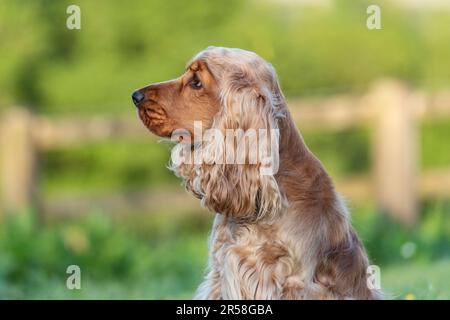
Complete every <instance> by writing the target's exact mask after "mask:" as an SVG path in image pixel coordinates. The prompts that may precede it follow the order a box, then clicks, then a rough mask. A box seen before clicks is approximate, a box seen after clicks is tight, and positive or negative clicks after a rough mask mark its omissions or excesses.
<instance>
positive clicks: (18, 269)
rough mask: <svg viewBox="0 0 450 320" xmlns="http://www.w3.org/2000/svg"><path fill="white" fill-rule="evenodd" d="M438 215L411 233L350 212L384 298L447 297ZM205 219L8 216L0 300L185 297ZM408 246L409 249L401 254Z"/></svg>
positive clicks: (194, 279) (203, 248)
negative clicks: (72, 269) (74, 284)
mask: <svg viewBox="0 0 450 320" xmlns="http://www.w3.org/2000/svg"><path fill="white" fill-rule="evenodd" d="M443 218H444V216H443V215H442V213H441V212H438V211H436V210H434V212H433V210H430V213H429V214H428V218H427V219H426V220H425V221H424V223H423V227H420V228H418V229H417V230H414V231H410V230H405V229H402V227H401V226H400V225H398V224H396V223H395V222H393V221H391V220H389V219H387V218H380V216H379V215H375V213H373V212H371V211H370V210H368V209H358V210H355V212H354V224H355V226H356V228H357V230H358V232H359V233H360V235H361V237H362V239H363V241H364V242H365V244H366V246H367V248H368V251H369V254H370V256H371V259H372V262H373V263H375V264H377V265H378V266H379V267H380V269H381V281H382V286H383V288H384V290H385V291H386V293H387V294H388V297H389V298H394V299H405V298H416V299H449V298H450V277H449V275H448V270H450V268H449V267H450V256H449V252H448V241H449V237H448V234H449V233H448V232H447V230H448V227H449V223H448V220H443ZM211 219H212V217H205V216H204V215H200V214H197V215H196V214H189V213H186V214H179V215H174V214H157V215H145V214H143V213H136V214H131V215H128V216H127V217H117V218H111V217H108V216H105V215H102V214H98V213H97V214H96V213H92V214H91V215H87V216H86V217H84V218H82V219H77V220H73V221H71V220H63V221H52V222H47V223H46V224H45V225H40V223H39V222H38V221H36V219H35V216H34V215H33V214H29V213H24V214H22V215H19V216H16V217H14V218H9V219H6V220H5V221H4V222H5V223H3V224H2V225H1V226H0V298H1V299H38V298H39V299H47V298H56V299H66V298H68V299H168V298H176V299H178V298H190V297H192V295H193V293H194V291H195V289H196V286H197V285H198V284H199V282H200V281H201V278H202V274H203V270H204V268H205V265H206V260H207V258H206V257H207V236H208V230H209V228H210V223H211ZM394 230H395V231H396V232H391V231H394ZM380 238H383V241H381V242H380V241H379V239H380ZM407 242H412V243H414V245H415V252H414V253H413V254H410V255H409V256H407V257H405V256H402V253H401V252H402V247H403V246H404V244H405V243H407ZM440 246H443V247H442V250H441V251H440V250H438V249H437V248H439V247H440ZM73 264H75V265H78V266H80V268H81V286H82V288H81V290H69V289H67V288H66V279H67V277H68V275H67V274H66V268H67V266H69V265H73Z"/></svg>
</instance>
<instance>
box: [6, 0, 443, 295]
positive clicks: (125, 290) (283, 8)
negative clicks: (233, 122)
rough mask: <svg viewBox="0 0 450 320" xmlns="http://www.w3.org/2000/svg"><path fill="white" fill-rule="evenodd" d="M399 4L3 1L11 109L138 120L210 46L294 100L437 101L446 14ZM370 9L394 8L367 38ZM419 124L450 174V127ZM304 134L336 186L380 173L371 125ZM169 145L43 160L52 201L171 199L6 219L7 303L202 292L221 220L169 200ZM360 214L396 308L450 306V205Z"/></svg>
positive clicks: (107, 144) (64, 153)
mask: <svg viewBox="0 0 450 320" xmlns="http://www.w3.org/2000/svg"><path fill="white" fill-rule="evenodd" d="M400 3H405V1H403V2H401V1H375V2H374V1H370V2H368V1H354V0H347V1H344V0H336V1H332V0H330V1H318V2H317V3H316V2H313V1H296V0H290V1H288V0H284V1H275V0H271V1H269V0H266V1H256V0H254V1H238V0H227V1H208V0H191V1H164V0H149V1H137V0H128V1H106V0H98V1H88V0H86V1H83V0H77V1H75V2H74V1H65V0H63V1H51V0H25V1H15V0H3V1H2V2H1V3H0V112H4V113H6V112H8V110H10V109H11V108H12V107H14V106H24V107H26V108H29V109H31V110H33V112H34V113H36V114H39V115H45V116H48V117H51V118H57V117H60V116H64V117H69V118H70V117H77V116H80V115H83V116H88V117H89V116H90V115H98V114H103V115H111V116H119V115H120V116H127V115H129V116H130V117H135V110H134V107H133V106H132V103H131V99H130V94H131V92H132V91H133V90H134V89H136V88H138V87H142V86H143V85H145V84H148V83H151V82H156V81H162V80H167V79H170V78H173V77H176V76H178V75H179V74H180V73H181V72H182V71H183V70H184V66H185V63H186V62H187V61H188V60H189V59H190V58H191V57H192V56H193V55H194V54H195V53H196V52H198V51H200V50H202V49H204V48H205V47H207V46H209V45H216V46H227V47H240V48H244V49H248V50H253V51H255V52H257V53H258V54H260V55H261V56H262V57H264V58H265V59H267V60H269V61H271V62H272V63H273V65H274V66H275V68H276V69H277V71H278V75H279V78H280V82H281V86H282V88H283V89H284V92H285V94H286V96H287V97H288V99H293V98H300V99H301V98H303V97H311V96H330V95H335V94H340V93H346V94H361V93H364V92H366V91H367V90H368V88H369V86H370V84H371V83H373V82H374V81H375V80H377V79H380V78H385V77H391V78H396V79H400V80H402V81H404V82H406V83H408V84H409V85H411V86H412V87H414V88H417V89H418V90H423V91H425V92H433V91H435V90H442V89H448V88H450V9H449V7H448V6H446V5H445V1H442V5H441V6H440V5H437V6H436V7H428V6H427V5H426V3H425V4H423V6H419V7H414V6H408V5H400ZM438 3H439V1H438ZM70 4H77V5H79V6H80V8H81V30H68V29H67V28H66V19H67V17H68V14H66V8H67V6H68V5H70ZM369 4H378V5H379V6H380V7H381V12H382V29H381V30H373V31H370V30H368V29H367V28H366V19H367V16H368V15H367V14H366V8H367V6H368V5H369ZM0 120H1V118H0ZM136 126H141V123H140V121H138V119H137V118H136ZM299 127H300V128H301V123H299ZM419 129H420V169H421V170H425V169H435V168H446V167H449V166H450V148H449V142H448V141H449V140H450V119H445V118H444V119H440V120H439V121H432V122H423V123H421V124H420V128H419ZM303 134H304V137H305V140H306V142H307V144H308V145H309V147H310V149H311V150H312V151H313V152H314V153H315V154H316V155H318V157H319V158H320V159H321V160H322V161H323V163H324V164H325V166H326V167H327V169H328V170H329V171H330V173H331V175H332V176H333V177H334V178H336V179H339V178H340V177H346V176H352V175H359V174H367V173H368V172H369V169H370V167H371V163H370V152H371V150H370V143H369V142H370V141H369V140H370V137H369V134H368V129H367V128H365V127H364V126H361V127H357V128H354V129H346V130H340V131H331V130H326V129H324V130H322V131H319V132H317V131H314V132H308V131H305V132H303ZM169 150H170V145H168V144H164V143H156V139H154V138H151V136H150V135H149V136H148V138H136V139H117V140H106V141H102V142H92V143H87V144H86V143H83V144H76V143H75V144H71V145H67V146H64V147H60V148H57V149H52V150H47V151H45V152H42V153H41V154H40V158H39V162H40V171H39V195H40V198H41V202H43V203H45V202H46V201H50V200H52V199H56V200H58V199H59V200H60V199H66V198H68V197H70V198H73V199H80V198H83V197H90V199H95V198H96V197H101V196H103V195H105V194H109V193H112V194H125V195H128V194H133V193H135V192H144V193H148V195H149V197H150V195H151V194H153V193H156V194H158V196H157V197H153V198H152V199H154V200H153V201H155V202H158V203H154V204H152V205H151V206H149V207H147V208H146V207H143V208H142V207H141V208H137V209H130V210H123V211H120V212H111V210H109V208H108V207H107V206H102V205H98V204H96V203H95V202H93V203H92V205H90V206H88V208H89V209H87V210H86V211H85V212H79V214H78V215H76V216H73V215H69V216H66V215H61V214H54V213H52V212H51V210H48V212H47V211H46V210H45V209H42V208H41V210H39V209H36V208H24V209H23V210H18V211H19V212H14V213H10V214H3V215H2V217H1V218H0V298H2V299H14V298H19V299H36V298H69V299H71V298H100V299H104V298H124V299H127V298H139V299H153V298H190V297H192V295H193V292H194V291H195V289H196V287H197V285H198V284H199V282H200V280H201V277H202V274H203V271H204V267H205V266H206V261H207V235H208V231H209V229H210V226H211V222H212V218H213V216H212V214H209V213H207V212H205V211H204V210H203V209H201V208H200V204H199V203H196V205H194V206H190V205H189V206H188V205H187V206H183V203H182V204H181V205H178V206H172V199H171V196H172V195H174V194H178V193H180V194H181V193H183V192H184V190H183V188H182V187H181V186H180V183H179V181H178V180H177V179H176V178H174V177H173V176H172V174H171V173H170V172H169V171H168V170H167V169H166V168H165V166H166V164H167V162H168V158H169ZM75 201H76V200H75ZM60 202H61V201H60ZM349 204H350V208H351V211H352V217H353V223H354V225H355V227H356V229H357V231H358V233H359V234H360V236H361V238H362V239H363V241H364V243H365V245H366V247H367V250H368V252H369V255H370V258H371V260H372V262H373V263H374V264H377V265H379V266H380V268H381V272H382V273H381V279H382V285H383V287H384V289H385V290H386V292H388V293H389V294H390V295H391V297H392V298H398V299H404V298H422V299H449V298H450V271H449V270H450V219H449V218H450V200H449V199H447V198H445V197H444V198H443V197H431V198H426V199H422V200H421V203H420V207H421V211H420V220H419V222H418V223H417V224H416V225H415V226H413V227H406V226H404V225H402V224H401V223H399V222H398V221H395V220H394V219H392V218H390V217H389V216H387V215H384V214H383V213H381V212H379V210H377V209H376V208H377V207H376V204H375V203H373V202H371V201H364V202H362V201H357V199H349ZM43 207H44V208H45V206H43ZM62 211H64V210H62ZM116 211H117V210H116ZM72 264H76V265H79V266H80V268H81V271H82V289H81V290H68V289H67V288H66V278H67V276H68V275H67V274H66V273H65V271H66V268H67V266H68V265H72Z"/></svg>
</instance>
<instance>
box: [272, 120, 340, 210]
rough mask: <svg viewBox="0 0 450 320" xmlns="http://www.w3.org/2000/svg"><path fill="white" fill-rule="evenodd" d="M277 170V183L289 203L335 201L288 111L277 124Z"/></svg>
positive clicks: (330, 182) (323, 169)
mask: <svg viewBox="0 0 450 320" xmlns="http://www.w3.org/2000/svg"><path fill="white" fill-rule="evenodd" d="M279 126H280V149H279V152H280V168H279V171H278V173H277V175H276V179H277V182H278V184H279V186H280V188H281V190H283V191H284V194H285V195H287V200H288V201H289V203H290V204H292V203H296V202H302V201H306V200H312V199H317V200H320V201H327V200H331V201H334V200H335V199H336V194H335V191H334V186H333V183H332V181H331V178H330V177H329V176H328V174H327V172H326V170H325V168H324V167H323V165H322V163H321V162H320V161H319V160H318V159H317V158H316V157H315V156H314V155H313V154H312V152H311V151H310V150H309V149H308V147H307V146H306V144H305V142H304V140H303V138H302V136H301V134H300V132H299V130H298V129H297V127H296V126H295V123H294V121H293V119H292V116H291V115H290V113H289V112H287V113H286V116H285V118H283V119H282V120H281V121H280V124H279Z"/></svg>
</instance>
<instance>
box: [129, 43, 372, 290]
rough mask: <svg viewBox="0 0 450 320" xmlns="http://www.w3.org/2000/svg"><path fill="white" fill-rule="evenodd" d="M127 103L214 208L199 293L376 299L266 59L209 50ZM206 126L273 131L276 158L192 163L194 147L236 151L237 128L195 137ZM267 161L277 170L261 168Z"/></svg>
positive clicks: (358, 250)
mask: <svg viewBox="0 0 450 320" xmlns="http://www.w3.org/2000/svg"><path fill="white" fill-rule="evenodd" d="M132 100H133V102H134V104H135V106H136V107H137V110H138V115H139V117H140V119H141V120H142V122H143V123H144V125H145V126H146V127H147V128H148V129H149V130H150V131H151V132H152V133H154V134H155V135H157V136H160V137H164V138H171V139H172V140H174V141H175V142H177V144H176V145H175V147H174V148H173V150H172V157H171V158H172V163H171V165H170V169H171V170H173V171H174V173H175V174H176V175H177V176H178V177H180V178H181V179H182V180H183V181H184V185H185V187H186V190H187V191H188V192H190V193H192V194H193V195H194V196H195V197H197V198H199V199H200V200H201V203H202V205H203V206H205V207H206V208H208V209H209V210H210V211H212V212H214V213H215V220H214V224H213V228H212V232H211V236H210V243H209V263H208V268H207V272H206V275H205V279H204V281H203V283H202V284H201V285H200V286H199V288H198V290H197V293H196V296H195V298H196V299H378V298H381V292H380V290H377V289H370V288H369V286H368V285H367V283H368V281H367V268H368V266H369V263H368V258H367V254H366V252H365V249H364V247H363V245H362V243H361V241H360V240H359V238H358V236H357V234H356V233H355V231H354V230H353V229H352V226H351V224H350V222H349V214H348V211H347V208H346V206H345V204H344V202H343V200H342V199H341V197H340V196H339V195H338V194H337V192H336V191H335V188H334V186H333V183H332V180H331V178H330V176H329V175H328V174H327V172H326V171H325V169H324V167H323V165H322V164H321V162H320V161H319V160H318V159H317V158H316V157H315V156H314V155H313V154H312V153H311V151H310V150H309V149H308V148H307V146H306V144H305V142H304V140H303V138H302V136H301V135H300V132H299V131H298V129H297V128H296V126H295V124H294V121H293V119H292V117H291V115H290V113H289V110H288V108H287V104H286V100H285V98H284V96H283V93H282V91H281V89H280V86H279V83H278V80H277V75H276V73H275V70H274V68H273V66H272V65H271V64H269V63H268V62H266V61H265V60H264V59H262V58H261V57H259V56H258V55H257V54H255V53H253V52H249V51H246V50H242V49H234V48H233V49H231V48H222V47H208V48H207V49H205V50H203V51H201V52H200V53H199V54H197V55H196V56H195V57H194V58H193V59H192V60H191V61H190V62H189V63H188V65H187V68H186V70H185V72H184V73H183V74H182V75H181V76H180V77H179V78H177V79H174V80H170V81H166V82H161V83H156V84H151V85H149V86H146V87H143V88H141V89H139V90H136V91H135V92H134V93H133V94H132ZM212 129H214V131H215V132H216V133H217V132H218V133H222V134H223V137H224V136H225V133H226V132H228V131H229V130H242V131H243V132H247V131H248V130H266V132H269V131H270V132H275V134H273V135H271V139H270V140H271V145H273V148H272V151H271V152H269V154H274V157H271V158H270V157H269V158H270V159H272V160H273V161H265V160H267V157H266V159H265V160H264V159H263V157H260V158H258V159H257V160H256V161H253V162H245V161H244V162H243V163H228V162H226V161H225V162H218V161H210V160H209V161H193V158H195V157H197V156H199V153H200V151H201V152H202V155H203V157H205V155H206V158H208V157H209V158H211V157H212V158H214V157H215V156H217V154H218V153H222V154H225V158H226V157H228V155H229V154H230V153H232V151H236V149H237V146H238V145H239V143H240V141H238V140H239V139H238V138H239V135H235V136H232V137H231V139H228V135H227V139H222V140H221V139H220V138H219V139H205V138H204V137H200V138H199V137H195V131H202V130H203V131H204V130H212ZM175 133H177V134H175ZM174 135H175V136H176V138H175V139H173V136H174ZM192 135H194V139H192V138H189V136H190V137H192ZM266 136H267V135H266ZM262 137H263V138H264V135H262ZM240 138H241V139H242V136H240ZM258 139H259V140H258ZM262 140H263V139H262V138H261V136H259V137H258V138H257V140H256V142H257V143H259V142H261V141H262ZM224 149H226V150H225V151H224ZM273 150H275V152H273ZM183 152H185V153H187V156H186V155H185V156H184V158H183V157H180V154H181V153H183ZM250 156H251V154H247V155H244V157H243V159H244V160H249V158H250ZM174 158H177V161H174ZM180 159H182V160H183V161H178V160H180ZM263 160H264V161H263ZM275 162H276V163H275ZM268 167H271V168H272V169H276V170H272V171H271V170H270V168H269V170H266V171H265V172H264V173H263V172H262V169H263V168H265V169H268Z"/></svg>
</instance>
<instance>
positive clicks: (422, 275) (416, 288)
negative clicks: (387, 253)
mask: <svg viewBox="0 0 450 320" xmlns="http://www.w3.org/2000/svg"><path fill="white" fill-rule="evenodd" d="M449 270H450V260H449V259H447V260H441V261H436V262H434V263H431V264H430V263H414V264H401V265H396V266H391V267H388V268H385V269H382V270H381V282H382V286H383V288H384V290H385V292H386V294H388V295H389V296H390V297H391V298H393V299H406V298H409V299H427V300H429V299H445V300H448V299H450V271H449Z"/></svg>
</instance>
